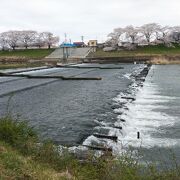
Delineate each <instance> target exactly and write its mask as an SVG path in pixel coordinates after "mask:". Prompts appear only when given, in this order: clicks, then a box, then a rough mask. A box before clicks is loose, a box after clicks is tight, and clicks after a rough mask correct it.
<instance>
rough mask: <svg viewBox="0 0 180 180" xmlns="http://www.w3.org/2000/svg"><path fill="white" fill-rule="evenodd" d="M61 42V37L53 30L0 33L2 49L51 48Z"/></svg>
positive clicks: (0, 46)
mask: <svg viewBox="0 0 180 180" xmlns="http://www.w3.org/2000/svg"><path fill="white" fill-rule="evenodd" d="M58 43H59V37H58V36H54V35H53V33H51V32H37V31H33V30H26V31H25V30H23V31H7V32H2V33H0V49H1V50H6V49H13V50H15V49H16V48H26V49H27V48H32V47H33V48H34V47H38V48H42V47H48V48H49V49H50V48H51V47H52V46H54V45H57V44H58Z"/></svg>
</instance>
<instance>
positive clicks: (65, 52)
mask: <svg viewBox="0 0 180 180" xmlns="http://www.w3.org/2000/svg"><path fill="white" fill-rule="evenodd" d="M74 47H75V45H74V44H71V43H62V44H61V45H60V48H62V49H63V60H67V59H68V57H69V55H70V51H69V49H70V48H74Z"/></svg>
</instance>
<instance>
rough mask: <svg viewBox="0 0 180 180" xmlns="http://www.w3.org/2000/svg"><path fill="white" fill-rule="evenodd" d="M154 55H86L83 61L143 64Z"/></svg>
mask: <svg viewBox="0 0 180 180" xmlns="http://www.w3.org/2000/svg"><path fill="white" fill-rule="evenodd" d="M154 58H155V56H128V57H88V58H85V59H83V62H84V63H102V64H107V63H142V64H145V63H147V62H149V61H151V60H152V59H154Z"/></svg>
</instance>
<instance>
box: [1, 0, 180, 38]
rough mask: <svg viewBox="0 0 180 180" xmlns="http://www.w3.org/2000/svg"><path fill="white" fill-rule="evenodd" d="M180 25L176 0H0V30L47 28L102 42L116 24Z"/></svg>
mask: <svg viewBox="0 0 180 180" xmlns="http://www.w3.org/2000/svg"><path fill="white" fill-rule="evenodd" d="M151 22H156V23H160V24H162V25H172V26H173V25H180V0H0V32H2V31H7V30H24V29H26V30H27V29H32V30H37V31H51V32H53V33H55V34H56V35H58V36H60V39H61V41H62V40H63V39H64V33H65V32H66V33H67V35H68V39H70V38H71V39H72V41H77V40H80V37H81V36H82V35H83V36H84V37H85V40H88V39H96V38H97V39H98V40H99V41H103V40H105V39H106V36H107V34H108V33H110V32H111V31H112V30H113V29H114V28H116V27H124V26H126V25H130V24H132V25H134V26H139V25H142V24H145V23H151Z"/></svg>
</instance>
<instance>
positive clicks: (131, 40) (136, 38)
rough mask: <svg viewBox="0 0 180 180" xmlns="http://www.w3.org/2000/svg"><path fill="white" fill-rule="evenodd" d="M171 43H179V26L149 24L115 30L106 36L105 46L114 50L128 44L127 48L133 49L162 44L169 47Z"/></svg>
mask: <svg viewBox="0 0 180 180" xmlns="http://www.w3.org/2000/svg"><path fill="white" fill-rule="evenodd" d="M173 43H180V26H174V27H171V26H161V25H159V24H157V23H149V24H144V25H142V26H140V27H134V26H132V25H129V26H126V27H124V28H121V27H119V28H115V29H114V30H113V32H111V33H110V34H109V35H108V40H107V41H106V46H109V47H114V48H116V47H118V46H123V44H128V45H129V46H127V48H133V47H134V46H135V45H151V44H164V45H166V46H168V47H170V46H172V44H173Z"/></svg>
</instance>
